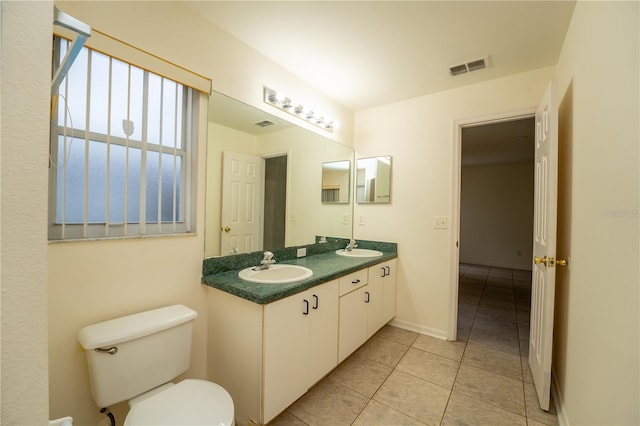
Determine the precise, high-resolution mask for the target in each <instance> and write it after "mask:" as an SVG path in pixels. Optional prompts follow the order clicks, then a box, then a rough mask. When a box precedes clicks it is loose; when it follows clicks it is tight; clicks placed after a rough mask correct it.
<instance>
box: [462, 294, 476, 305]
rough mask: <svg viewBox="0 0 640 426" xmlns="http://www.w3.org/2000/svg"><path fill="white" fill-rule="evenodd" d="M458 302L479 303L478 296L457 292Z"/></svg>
mask: <svg viewBox="0 0 640 426" xmlns="http://www.w3.org/2000/svg"><path fill="white" fill-rule="evenodd" d="M458 303H465V304H467V305H479V304H480V296H479V295H478V296H474V295H470V294H458Z"/></svg>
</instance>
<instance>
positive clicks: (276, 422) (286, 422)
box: [269, 411, 307, 426]
mask: <svg viewBox="0 0 640 426" xmlns="http://www.w3.org/2000/svg"><path fill="white" fill-rule="evenodd" d="M269 426H307V424H306V423H305V422H303V421H302V420H300V419H299V418H297V417H296V416H294V415H293V414H291V413H289V412H288V411H285V412H284V413H282V414H280V415H279V416H278V417H276V418H275V419H273V420H271V422H269Z"/></svg>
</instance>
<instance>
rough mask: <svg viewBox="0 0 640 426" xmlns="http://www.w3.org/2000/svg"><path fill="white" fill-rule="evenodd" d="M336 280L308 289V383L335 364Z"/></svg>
mask: <svg viewBox="0 0 640 426" xmlns="http://www.w3.org/2000/svg"><path fill="white" fill-rule="evenodd" d="M338 287H339V285H338V280H334V281H330V282H328V283H326V284H322V285H319V286H317V287H313V288H311V289H309V291H308V295H309V303H310V304H311V313H310V315H309V376H308V377H309V379H308V385H309V387H311V386H312V385H314V384H315V383H316V382H317V381H318V380H320V379H321V378H322V377H323V376H324V375H325V374H327V373H328V372H329V371H331V370H332V369H333V368H334V367H335V366H336V365H338Z"/></svg>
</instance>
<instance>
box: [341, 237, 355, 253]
mask: <svg viewBox="0 0 640 426" xmlns="http://www.w3.org/2000/svg"><path fill="white" fill-rule="evenodd" d="M356 247H358V243H356V240H354V239H353V238H352V239H351V240H349V244H347V246H346V247H345V248H344V251H351V250H353V249H354V248H356Z"/></svg>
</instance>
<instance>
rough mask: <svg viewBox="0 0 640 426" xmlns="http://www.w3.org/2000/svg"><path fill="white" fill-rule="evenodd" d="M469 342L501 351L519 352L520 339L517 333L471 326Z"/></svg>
mask: <svg viewBox="0 0 640 426" xmlns="http://www.w3.org/2000/svg"><path fill="white" fill-rule="evenodd" d="M467 342H469V343H473V344H477V345H482V346H488V347H490V348H493V349H497V350H500V351H503V352H508V353H512V354H514V355H519V354H520V341H519V340H518V335H517V333H516V334H515V335H510V334H505V333H504V332H502V331H496V330H485V329H483V328H478V327H475V326H474V327H473V328H472V329H471V334H470V335H469V339H468V340H467Z"/></svg>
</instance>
